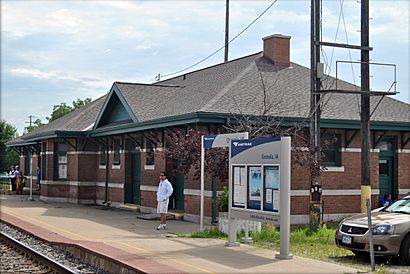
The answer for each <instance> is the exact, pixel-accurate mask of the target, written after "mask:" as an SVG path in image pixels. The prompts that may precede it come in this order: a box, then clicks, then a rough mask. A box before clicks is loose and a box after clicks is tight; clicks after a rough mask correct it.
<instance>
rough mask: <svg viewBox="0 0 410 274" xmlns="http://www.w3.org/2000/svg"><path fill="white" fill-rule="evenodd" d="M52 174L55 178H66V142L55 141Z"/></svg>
mask: <svg viewBox="0 0 410 274" xmlns="http://www.w3.org/2000/svg"><path fill="white" fill-rule="evenodd" d="M55 151H56V153H55V162H56V165H55V168H54V174H55V177H56V179H57V180H65V179H67V144H65V143H56V150H55Z"/></svg>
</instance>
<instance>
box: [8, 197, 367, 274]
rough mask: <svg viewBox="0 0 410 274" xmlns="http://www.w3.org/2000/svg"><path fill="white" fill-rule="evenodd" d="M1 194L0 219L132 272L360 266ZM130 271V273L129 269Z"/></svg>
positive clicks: (175, 223)
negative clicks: (228, 243)
mask: <svg viewBox="0 0 410 274" xmlns="http://www.w3.org/2000/svg"><path fill="white" fill-rule="evenodd" d="M27 198H28V196H27V195H23V196H15V195H0V203H1V207H0V209H1V211H0V217H1V220H2V221H5V222H7V223H10V224H12V225H15V226H17V227H20V228H21V229H23V230H25V231H27V232H29V233H31V234H33V235H36V236H37V237H39V238H42V239H44V240H46V241H49V242H51V243H54V244H63V245H64V244H65V245H70V246H74V247H76V248H77V249H80V250H82V252H84V250H85V251H87V250H88V251H87V252H92V253H94V254H96V255H99V256H100V257H101V258H103V259H104V260H106V263H107V264H110V262H112V263H113V262H117V263H119V264H121V265H122V266H123V267H125V268H127V269H129V270H130V271H131V270H132V271H135V272H136V273H252V274H254V273H357V272H359V270H358V269H355V268H351V267H345V266H343V265H338V264H332V263H327V262H322V261H317V260H312V259H307V258H302V257H297V256H294V257H293V259H292V260H279V259H275V253H276V252H275V251H274V250H267V249H261V248H256V247H252V246H248V245H244V244H242V245H241V246H237V247H225V246H224V243H225V242H224V241H222V240H216V239H192V238H180V237H176V236H175V233H182V234H184V233H192V232H196V231H198V230H199V226H198V225H197V224H194V223H190V222H184V221H180V220H171V221H168V222H167V226H168V231H157V230H156V227H157V225H158V222H157V221H146V220H142V219H139V218H137V216H138V215H139V214H141V213H138V212H131V211H127V210H120V209H116V208H109V209H107V208H104V207H101V206H86V205H75V204H62V203H45V202H42V201H39V197H38V196H34V201H28V200H27ZM130 273H131V272H130Z"/></svg>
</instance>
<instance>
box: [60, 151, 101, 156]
mask: <svg viewBox="0 0 410 274" xmlns="http://www.w3.org/2000/svg"><path fill="white" fill-rule="evenodd" d="M67 154H71V155H98V154H100V153H99V152H97V151H68V152H67Z"/></svg>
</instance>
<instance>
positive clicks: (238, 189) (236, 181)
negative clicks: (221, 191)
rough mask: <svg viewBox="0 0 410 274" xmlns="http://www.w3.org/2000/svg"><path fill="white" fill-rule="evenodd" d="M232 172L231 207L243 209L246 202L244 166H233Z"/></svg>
mask: <svg viewBox="0 0 410 274" xmlns="http://www.w3.org/2000/svg"><path fill="white" fill-rule="evenodd" d="M232 172H233V184H232V196H233V200H232V206H234V207H242V208H244V207H245V200H246V168H245V167H244V166H234V167H233V168H232Z"/></svg>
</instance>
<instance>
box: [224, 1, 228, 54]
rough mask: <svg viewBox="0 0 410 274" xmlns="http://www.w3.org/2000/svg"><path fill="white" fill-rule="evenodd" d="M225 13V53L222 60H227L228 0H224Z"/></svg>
mask: <svg viewBox="0 0 410 274" xmlns="http://www.w3.org/2000/svg"><path fill="white" fill-rule="evenodd" d="M225 11H226V15H225V55H224V62H228V50H229V0H226V10H225Z"/></svg>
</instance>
